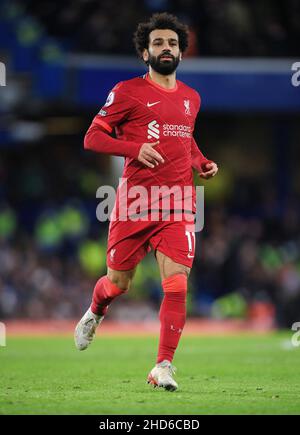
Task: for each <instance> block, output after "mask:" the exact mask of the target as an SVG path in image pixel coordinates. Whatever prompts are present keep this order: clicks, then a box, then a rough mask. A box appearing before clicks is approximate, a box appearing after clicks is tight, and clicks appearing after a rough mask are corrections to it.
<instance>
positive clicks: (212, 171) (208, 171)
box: [199, 162, 219, 180]
mask: <svg viewBox="0 0 300 435" xmlns="http://www.w3.org/2000/svg"><path fill="white" fill-rule="evenodd" d="M218 170H219V168H218V165H217V164H216V163H215V162H208V163H205V164H203V165H202V172H199V177H201V178H204V179H205V180H208V179H209V178H212V177H214V176H215V175H216V173H217V172H218Z"/></svg>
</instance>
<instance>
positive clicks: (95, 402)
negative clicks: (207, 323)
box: [0, 331, 300, 415]
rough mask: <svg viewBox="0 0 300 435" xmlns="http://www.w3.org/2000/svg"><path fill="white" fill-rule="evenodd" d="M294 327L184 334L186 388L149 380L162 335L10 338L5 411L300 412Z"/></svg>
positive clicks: (0, 368) (0, 397) (1, 382)
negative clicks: (79, 344)
mask: <svg viewBox="0 0 300 435" xmlns="http://www.w3.org/2000/svg"><path fill="white" fill-rule="evenodd" d="M290 338H291V334H272V335H264V336H261V335H257V336H254V335H251V336H248V335H246V336H241V335H240V336H232V337H224V338H223V337H207V338H203V337H183V338H182V340H181V343H180V346H179V348H178V351H177V355H176V358H175V360H174V365H175V366H176V367H177V369H178V370H177V374H176V380H177V382H178V384H179V389H178V390H177V391H176V392H168V391H165V390H163V389H153V388H152V387H150V386H149V385H147V384H146V376H147V374H148V372H149V370H150V369H151V368H152V367H153V365H154V363H155V356H156V349H157V338H155V337H108V336H104V337H101V333H100V331H99V333H98V336H97V338H96V340H95V341H94V342H93V344H92V345H91V347H90V348H89V349H88V350H86V351H84V352H78V351H77V350H76V349H75V348H74V345H73V338H72V337H60V338H54V337H51V338H50V337H43V338H8V340H7V346H6V347H0V414H98V415H103V414H122V415H126V414H148V415H157V414H164V415H166V414H173V415H178V414H184V415H188V414H197V415H200V414H299V413H300V394H299V393H300V371H299V359H300V348H291V347H290V345H289V344H290Z"/></svg>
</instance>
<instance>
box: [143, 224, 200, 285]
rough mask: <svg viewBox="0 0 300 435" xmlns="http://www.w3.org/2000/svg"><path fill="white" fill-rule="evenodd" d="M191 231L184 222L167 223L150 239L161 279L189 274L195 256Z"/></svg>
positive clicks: (188, 225)
mask: <svg viewBox="0 0 300 435" xmlns="http://www.w3.org/2000/svg"><path fill="white" fill-rule="evenodd" d="M193 229H194V228H193V226H192V225H191V224H190V223H186V222H184V221H179V222H169V223H167V224H166V225H163V226H162V228H161V229H160V231H159V232H157V233H156V234H155V236H153V237H151V239H150V243H151V246H152V248H153V249H154V250H155V251H156V258H157V261H158V264H159V268H160V272H161V276H162V279H164V278H166V277H168V276H171V275H174V274H176V273H186V274H187V275H188V274H189V272H190V269H191V267H192V265H193V260H194V256H195V233H194V231H193Z"/></svg>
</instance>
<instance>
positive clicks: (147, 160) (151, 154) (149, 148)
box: [137, 141, 165, 168]
mask: <svg viewBox="0 0 300 435" xmlns="http://www.w3.org/2000/svg"><path fill="white" fill-rule="evenodd" d="M157 144H159V141H157V142H152V143H144V144H143V145H142V146H141V148H140V152H139V155H138V158H137V159H138V161H139V162H141V163H143V164H144V165H145V166H148V168H154V167H155V166H158V165H159V164H160V163H164V162H165V161H164V159H163V158H162V156H161V155H160V154H159V153H158V152H157V151H155V149H153V147H155V145H157Z"/></svg>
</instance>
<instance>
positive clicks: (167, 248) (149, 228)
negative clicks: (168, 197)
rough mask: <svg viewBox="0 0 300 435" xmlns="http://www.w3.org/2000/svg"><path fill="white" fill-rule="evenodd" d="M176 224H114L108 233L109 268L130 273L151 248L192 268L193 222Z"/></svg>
mask: <svg viewBox="0 0 300 435" xmlns="http://www.w3.org/2000/svg"><path fill="white" fill-rule="evenodd" d="M182 219H183V220H181V221H176V220H175V219H174V215H173V217H172V215H171V220H169V221H155V222H151V221H147V222H143V221H137V222H133V221H131V220H128V221H125V222H122V221H111V222H110V225H109V233H108V246H107V266H108V267H110V268H111V269H114V270H130V269H134V268H135V266H137V264H138V263H139V262H140V261H141V260H142V259H143V258H144V256H145V255H146V254H147V252H150V251H151V248H152V249H153V250H154V251H156V250H158V251H160V252H162V253H163V254H165V255H166V256H167V257H169V258H171V259H172V260H173V261H175V262H176V263H179V264H183V265H185V266H188V267H190V268H191V267H192V265H193V260H194V255H195V232H194V223H193V222H190V221H187V220H184V218H182Z"/></svg>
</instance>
